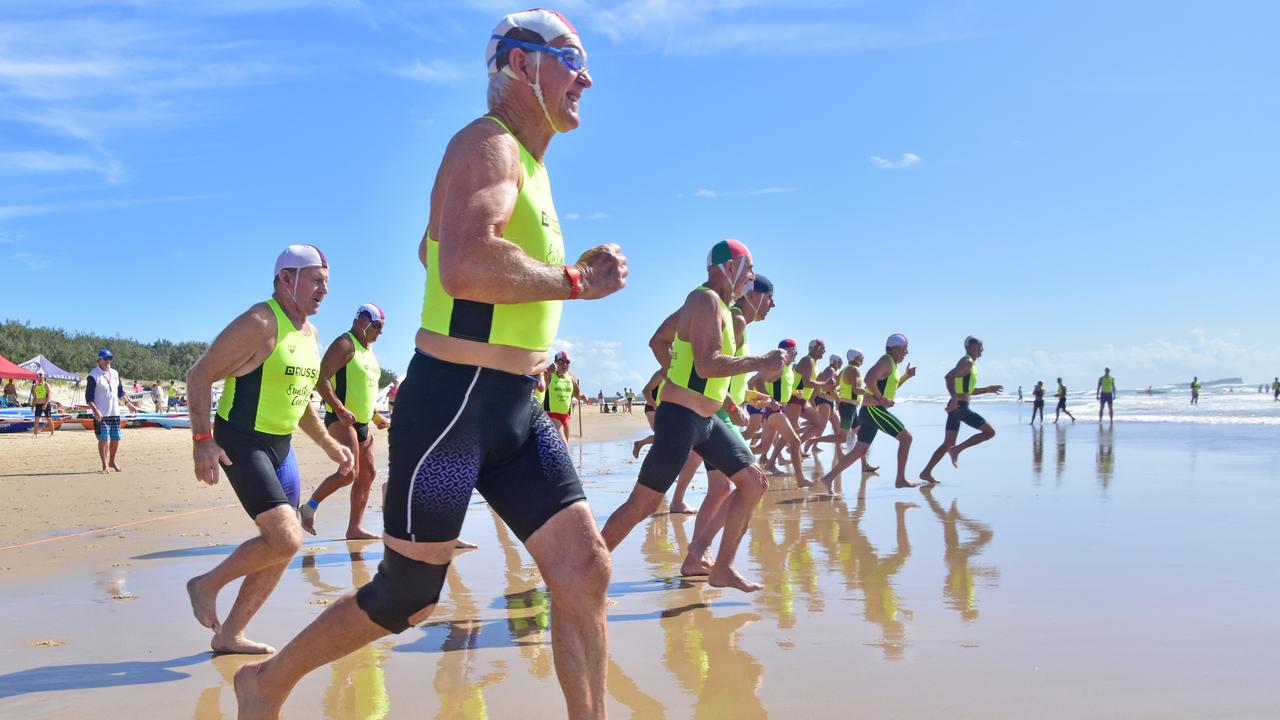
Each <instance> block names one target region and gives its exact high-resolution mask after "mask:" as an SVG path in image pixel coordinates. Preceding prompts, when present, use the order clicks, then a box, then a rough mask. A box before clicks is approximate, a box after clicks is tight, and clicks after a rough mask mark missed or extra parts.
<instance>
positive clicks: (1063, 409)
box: [1041, 378, 1076, 425]
mask: <svg viewBox="0 0 1280 720" xmlns="http://www.w3.org/2000/svg"><path fill="white" fill-rule="evenodd" d="M1057 397H1058V408H1057V409H1056V410H1054V411H1053V424H1054V425H1057V424H1058V418H1060V417H1062V414H1063V413H1066V415H1067V417H1069V418H1071V422H1075V421H1076V416H1075V415H1072V414H1071V411H1070V410H1068V409H1067V386H1066V385H1063V384H1062V378H1058V394H1057ZM1043 420H1044V418H1041V421H1042V422H1043Z"/></svg>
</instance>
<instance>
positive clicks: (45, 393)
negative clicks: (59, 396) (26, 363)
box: [29, 370, 55, 438]
mask: <svg viewBox="0 0 1280 720" xmlns="http://www.w3.org/2000/svg"><path fill="white" fill-rule="evenodd" d="M29 402H30V403H31V412H32V413H33V414H34V416H35V417H33V418H32V419H33V420H35V422H34V423H32V425H31V437H33V438H36V437H40V416H41V415H43V416H44V418H45V421H46V422H48V423H49V437H53V431H54V429H55V427H54V424H53V415H52V414H51V413H50V410H51V409H52V408H53V398H51V397H50V393H49V383H48V382H45V379H44V371H43V370H37V371H36V381H35V382H34V383H32V385H31V397H30V398H29Z"/></svg>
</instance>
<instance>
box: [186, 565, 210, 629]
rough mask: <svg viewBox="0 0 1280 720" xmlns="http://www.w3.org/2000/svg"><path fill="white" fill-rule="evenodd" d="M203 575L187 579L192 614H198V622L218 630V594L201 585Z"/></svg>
mask: <svg viewBox="0 0 1280 720" xmlns="http://www.w3.org/2000/svg"><path fill="white" fill-rule="evenodd" d="M203 577H204V576H203V575H200V576H197V577H193V578H191V579H190V580H188V581H187V596H188V597H190V598H191V614H193V615H195V616H196V622H198V623H200V624H201V625H203V626H205V627H207V628H209V629H210V630H213V631H214V632H217V631H218V608H217V602H218V594H217V593H216V592H212V593H211V592H209V591H208V590H206V589H204V588H203V587H201V584H200V579H201V578H203Z"/></svg>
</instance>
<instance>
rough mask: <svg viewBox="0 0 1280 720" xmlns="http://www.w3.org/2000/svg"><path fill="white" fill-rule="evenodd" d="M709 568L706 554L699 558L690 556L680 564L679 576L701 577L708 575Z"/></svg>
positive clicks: (709, 563)
mask: <svg viewBox="0 0 1280 720" xmlns="http://www.w3.org/2000/svg"><path fill="white" fill-rule="evenodd" d="M711 568H712V562H711V557H710V556H709V554H708V553H704V554H703V555H702V557H700V558H695V557H694V556H693V555H692V554H690V555H689V556H687V557H686V558H685V559H684V562H683V563H681V564H680V574H681V575H683V576H684V577H702V576H704V575H710V574H711Z"/></svg>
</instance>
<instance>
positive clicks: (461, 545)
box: [453, 538, 480, 550]
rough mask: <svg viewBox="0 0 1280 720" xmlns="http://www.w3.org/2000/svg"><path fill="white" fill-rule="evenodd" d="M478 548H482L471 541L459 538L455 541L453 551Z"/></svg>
mask: <svg viewBox="0 0 1280 720" xmlns="http://www.w3.org/2000/svg"><path fill="white" fill-rule="evenodd" d="M478 547H480V546H479V545H477V544H475V543H473V542H471V541H470V540H463V539H462V538H458V539H457V540H454V541H453V549H455V550H475V549H476V548H478Z"/></svg>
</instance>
